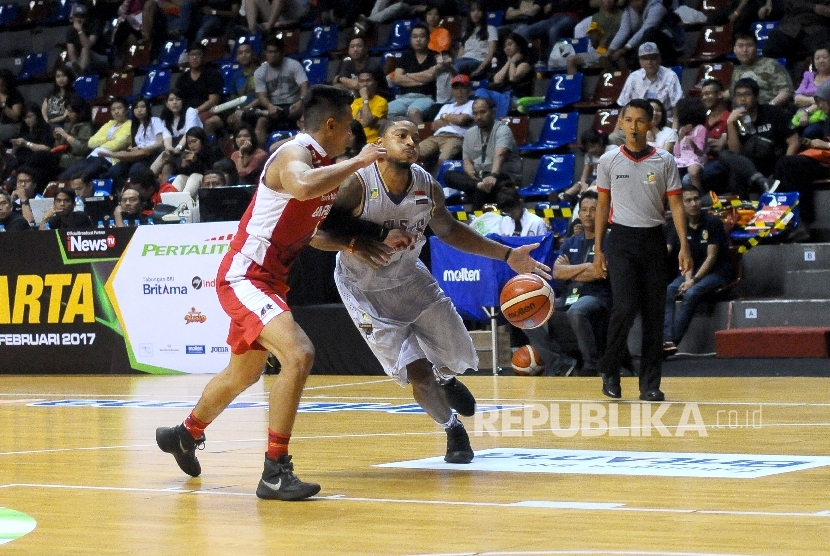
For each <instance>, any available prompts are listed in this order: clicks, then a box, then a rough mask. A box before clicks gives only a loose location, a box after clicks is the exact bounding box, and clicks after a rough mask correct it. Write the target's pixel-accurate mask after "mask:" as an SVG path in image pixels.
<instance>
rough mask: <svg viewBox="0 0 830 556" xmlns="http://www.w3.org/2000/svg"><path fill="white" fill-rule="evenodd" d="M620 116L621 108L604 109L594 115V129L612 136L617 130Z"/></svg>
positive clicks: (592, 126) (592, 125)
mask: <svg viewBox="0 0 830 556" xmlns="http://www.w3.org/2000/svg"><path fill="white" fill-rule="evenodd" d="M619 116H620V109H619V108H603V109H601V110H598V111H597V113H596V114H594V122H593V123H592V124H591V128H592V129H596V130H597V131H601V132H603V133H605V134H608V135H610V134H611V132H613V131H614V130H615V129H616V128H617V118H619Z"/></svg>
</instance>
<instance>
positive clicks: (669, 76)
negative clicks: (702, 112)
mask: <svg viewBox="0 0 830 556" xmlns="http://www.w3.org/2000/svg"><path fill="white" fill-rule="evenodd" d="M637 54H638V60H639V61H640V69H638V70H637V71H633V72H631V74H630V75H629V76H628V78H627V79H626V80H625V85H623V88H622V91H620V96H619V98H618V99H617V104H619V105H620V106H625V105H626V104H628V101H630V100H631V99H634V98H645V99H648V100H651V99H658V100H659V101H661V102H662V104H663V107H664V108H663V112H664V113H665V116H666V117H667V118H668V119H669V120H671V119H672V117H673V116H674V106H675V105H676V104H677V101H678V100H680V99H681V98H682V97H683V87H681V86H680V79H678V77H677V74H676V73H674V71H673V70H671V69H669V68H667V67H664V66H662V65H661V61H662V58H661V56H660V51H659V50H658V48H657V45H656V44H655V43H653V42H646V43H643V44H641V45H640V46H639V48H638V49H637ZM658 146H659V145H658Z"/></svg>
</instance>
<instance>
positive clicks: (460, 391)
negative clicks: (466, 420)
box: [441, 377, 476, 417]
mask: <svg viewBox="0 0 830 556" xmlns="http://www.w3.org/2000/svg"><path fill="white" fill-rule="evenodd" d="M441 388H443V389H444V393H445V394H446V395H447V403H449V404H450V407H451V408H453V409H454V410H456V411H457V412H458V414H459V415H463V416H464V417H472V416H473V415H475V412H476V399H475V396H473V394H472V392H470V389H469V388H467V387H466V386H464V384H462V383H461V381H460V380H458V379H457V378H455V377H452V378H451V379H450V380H449V381H448V382H447V383H446V384H442V385H441Z"/></svg>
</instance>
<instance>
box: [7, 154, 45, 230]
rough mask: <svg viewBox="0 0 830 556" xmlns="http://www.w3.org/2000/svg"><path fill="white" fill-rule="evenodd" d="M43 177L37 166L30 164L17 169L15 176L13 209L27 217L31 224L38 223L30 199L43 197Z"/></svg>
mask: <svg viewBox="0 0 830 556" xmlns="http://www.w3.org/2000/svg"><path fill="white" fill-rule="evenodd" d="M42 180H43V177H42V175H41V174H40V172H38V171H37V170H36V169H35V168H31V167H29V166H21V167H20V168H18V169H17V176H16V177H15V182H14V190H13V191H12V194H11V198H12V205H13V206H12V210H13V211H14V212H17V213H19V214H21V215H22V216H23V218H25V219H26V221H27V222H29V224H30V225H31V226H34V227H36V226H37V225H38V223H37V222H35V217H34V214H32V208H31V206H29V201H30V200H32V199H37V198H40V197H42V195H41V192H42V191H43V185H44V184H43V183H42Z"/></svg>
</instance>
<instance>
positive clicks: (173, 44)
mask: <svg viewBox="0 0 830 556" xmlns="http://www.w3.org/2000/svg"><path fill="white" fill-rule="evenodd" d="M185 52H187V39H178V40H175V41H167V42H165V43H164V46H162V47H161V52H160V53H159V61H158V62H157V63H155V64H151V65H149V66H147V67H144V68H142V69H143V70H145V71H152V70H154V69H164V68H173V67H176V66H178V65H179V60H180V59H181V57H182V54H184V53H185Z"/></svg>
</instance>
